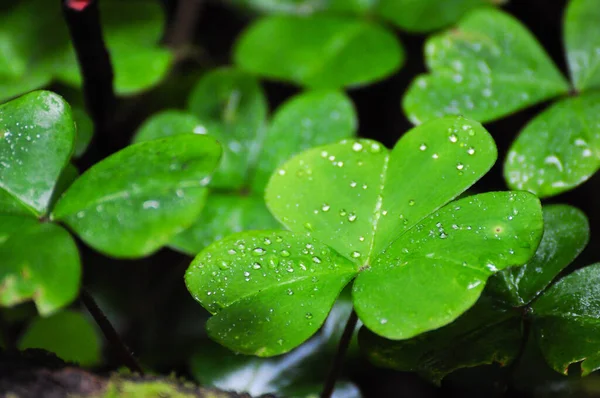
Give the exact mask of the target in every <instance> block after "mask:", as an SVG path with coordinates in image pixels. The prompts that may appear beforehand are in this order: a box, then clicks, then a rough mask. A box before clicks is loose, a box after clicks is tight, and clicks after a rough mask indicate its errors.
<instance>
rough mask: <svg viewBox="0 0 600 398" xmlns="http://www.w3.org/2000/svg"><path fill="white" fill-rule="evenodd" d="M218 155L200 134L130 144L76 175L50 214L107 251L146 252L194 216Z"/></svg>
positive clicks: (136, 254)
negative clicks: (80, 174) (77, 176)
mask: <svg viewBox="0 0 600 398" xmlns="http://www.w3.org/2000/svg"><path fill="white" fill-rule="evenodd" d="M220 154H221V149H220V146H219V144H218V143H217V142H216V141H215V140H214V139H213V138H211V137H207V136H198V135H179V136H174V137H169V138H163V139H160V140H153V141H148V142H142V143H139V144H134V145H131V146H129V147H127V148H125V149H123V150H121V151H120V152H117V153H116V154H114V155H112V156H110V157H108V158H106V159H104V160H103V161H101V162H100V163H97V164H96V165H94V166H93V167H92V168H90V169H89V170H88V171H86V172H85V173H84V174H83V175H82V176H81V177H80V178H79V179H77V180H76V181H75V182H74V183H73V184H72V185H71V186H70V187H69V189H68V190H67V191H66V192H65V193H64V194H63V196H62V197H61V198H60V199H59V201H58V203H57V204H56V208H55V209H54V211H53V213H52V217H53V219H55V220H57V221H63V222H65V223H66V224H67V225H68V226H69V227H70V228H72V229H73V230H74V231H75V232H76V233H77V234H78V235H79V236H80V237H81V239H83V240H84V241H85V242H86V243H87V244H89V245H90V246H92V247H94V248H95V249H96V250H98V251H101V252H103V253H106V254H108V255H111V256H114V257H125V258H128V257H141V256H145V255H148V254H150V253H152V252H154V251H156V250H157V249H159V248H160V247H161V246H163V245H164V244H166V243H167V242H168V241H169V240H170V239H171V238H172V237H173V235H175V234H176V233H178V232H181V231H182V230H184V229H185V228H187V227H189V226H190V225H191V224H192V223H193V222H194V220H195V219H197V217H198V216H199V214H200V212H201V210H202V207H203V205H204V202H205V198H206V193H207V191H206V185H207V184H208V182H209V181H210V176H211V174H212V172H213V170H214V168H215V167H216V165H217V164H218V161H219V157H220Z"/></svg>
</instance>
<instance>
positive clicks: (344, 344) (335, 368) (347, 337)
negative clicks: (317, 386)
mask: <svg viewBox="0 0 600 398" xmlns="http://www.w3.org/2000/svg"><path fill="white" fill-rule="evenodd" d="M357 322H358V316H357V315H356V312H355V311H354V309H352V312H351V313H350V317H349V318H348V322H346V327H345V328H344V332H343V333H342V337H341V338H340V342H339V344H338V351H337V353H336V354H335V358H333V363H332V364H331V369H330V370H329V374H328V375H327V379H326V380H325V384H324V385H323V391H322V392H321V398H329V397H331V394H333V390H334V388H335V382H336V381H337V378H338V377H339V375H340V373H341V371H342V367H343V365H344V359H345V358H346V352H347V351H348V347H349V346H350V341H352V334H353V333H354V329H356V323H357Z"/></svg>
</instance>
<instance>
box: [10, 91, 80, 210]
mask: <svg viewBox="0 0 600 398" xmlns="http://www.w3.org/2000/svg"><path fill="white" fill-rule="evenodd" d="M74 138H75V124H74V123H73V119H72V118H71V110H70V108H69V105H68V104H67V103H66V102H65V101H64V100H63V99H62V98H61V97H59V96H58V95H56V94H54V93H51V92H48V91H36V92H33V93H30V94H27V95H24V96H22V97H20V98H17V99H15V100H13V101H10V102H7V103H6V104H4V105H1V106H0V159H1V160H0V190H3V191H5V192H4V194H2V195H0V196H2V197H6V196H7V195H6V194H8V195H9V196H11V197H13V198H14V199H16V200H18V201H19V202H20V203H21V204H22V205H23V206H25V207H27V208H29V209H30V211H31V212H33V213H34V214H35V215H37V216H41V215H43V214H45V213H46V211H47V210H48V206H49V204H50V199H51V196H52V192H53V190H54V186H55V184H56V181H57V180H58V177H59V175H60V173H61V171H62V169H63V168H64V167H65V165H66V164H67V161H68V160H69V157H70V155H71V151H72V149H73V141H74ZM0 201H2V202H5V203H6V202H8V199H0ZM3 207H4V206H3Z"/></svg>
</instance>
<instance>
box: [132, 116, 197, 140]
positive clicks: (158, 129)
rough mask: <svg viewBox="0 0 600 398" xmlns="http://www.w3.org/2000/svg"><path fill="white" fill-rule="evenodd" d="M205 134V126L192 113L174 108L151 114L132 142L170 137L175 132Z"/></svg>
mask: <svg viewBox="0 0 600 398" xmlns="http://www.w3.org/2000/svg"><path fill="white" fill-rule="evenodd" d="M192 133H194V134H206V133H207V131H206V128H205V127H204V126H203V125H202V124H201V123H200V121H199V120H198V118H197V117H196V116H194V115H192V114H189V113H187V112H184V111H178V110H175V109H171V110H166V111H162V112H159V113H156V114H154V115H152V117H150V118H149V119H148V120H146V121H145V122H144V124H142V125H141V126H140V128H139V129H138V131H137V132H136V134H135V137H134V138H133V142H134V143H139V142H144V141H150V140H156V139H158V138H165V137H171V136H173V135H177V134H192Z"/></svg>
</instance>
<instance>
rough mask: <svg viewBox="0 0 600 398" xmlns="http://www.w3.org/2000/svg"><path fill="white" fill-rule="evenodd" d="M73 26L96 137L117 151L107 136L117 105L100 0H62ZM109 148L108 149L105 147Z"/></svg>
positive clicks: (72, 39) (104, 144)
mask: <svg viewBox="0 0 600 398" xmlns="http://www.w3.org/2000/svg"><path fill="white" fill-rule="evenodd" d="M60 1H61V4H62V10H63V16H64V18H65V20H66V22H67V26H68V27H69V34H70V36H71V42H72V43H73V47H74V48H75V53H76V55H77V61H78V63H79V70H80V73H81V75H82V80H83V96H84V100H85V105H86V108H87V110H88V112H89V114H90V116H91V118H92V120H93V122H94V129H95V132H96V134H95V135H96V137H98V138H100V139H101V141H100V142H99V143H100V144H101V145H103V146H105V147H107V148H108V147H111V146H112V148H110V149H111V150H116V149H118V148H115V146H116V143H115V142H111V141H112V140H107V139H106V138H109V137H104V136H105V135H107V134H110V131H111V129H110V128H109V126H110V124H111V123H112V121H113V117H114V112H115V110H116V107H117V98H116V95H115V91H114V87H113V81H114V72H113V68H112V64H111V61H110V55H109V53H108V50H107V48H106V45H105V43H104V39H103V34H102V25H101V24H100V10H99V8H98V0H60ZM105 149H106V148H105Z"/></svg>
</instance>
